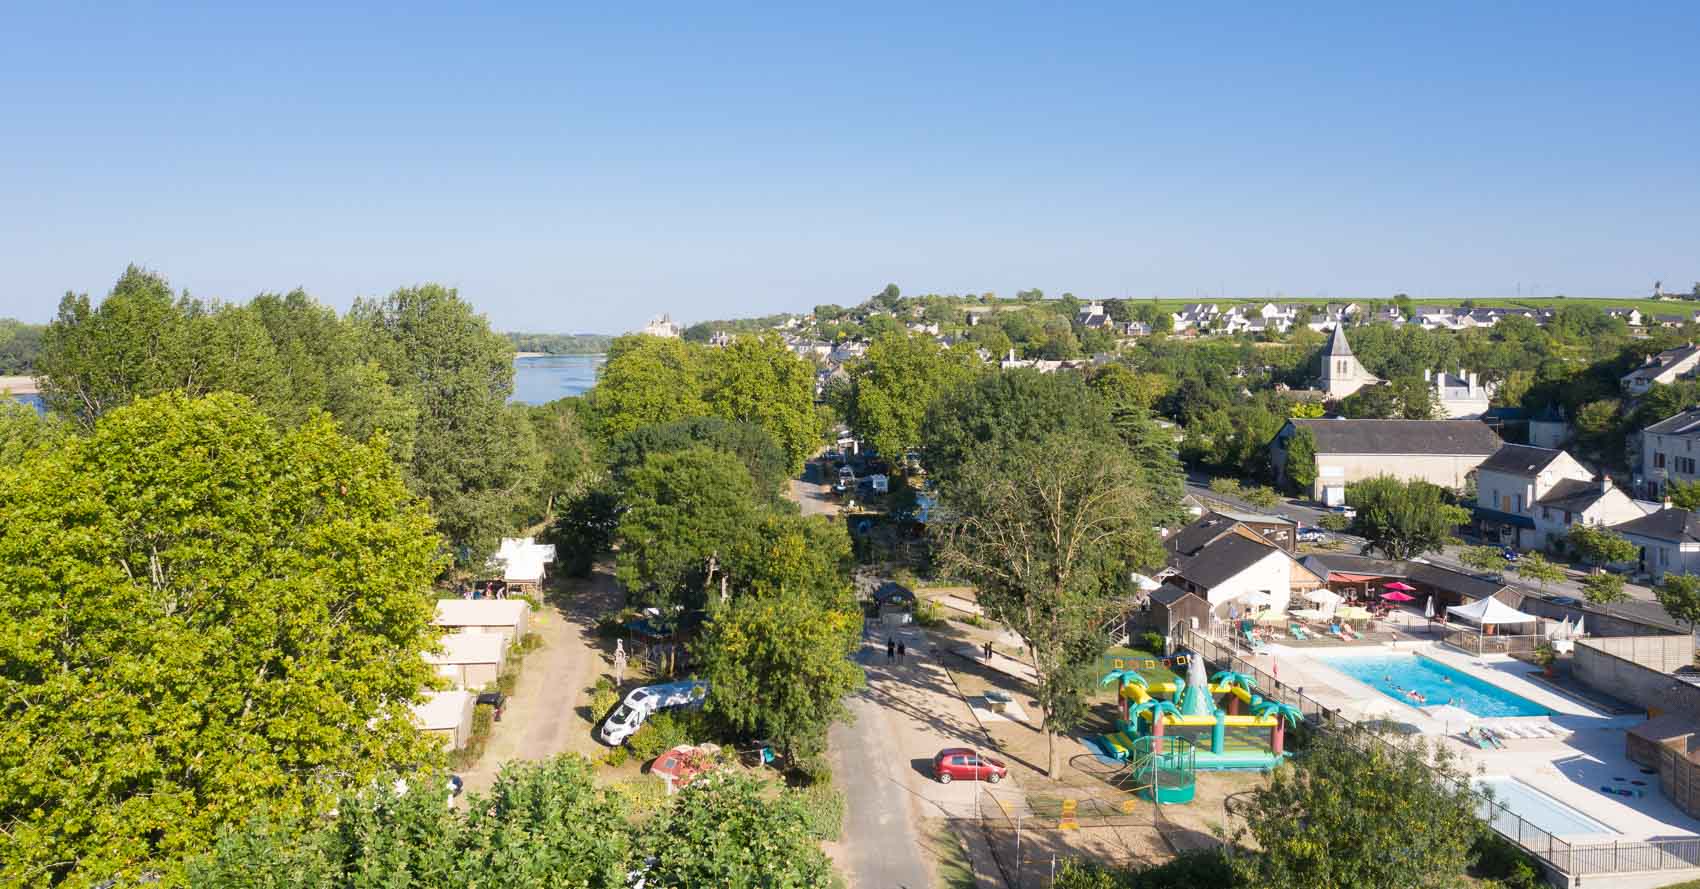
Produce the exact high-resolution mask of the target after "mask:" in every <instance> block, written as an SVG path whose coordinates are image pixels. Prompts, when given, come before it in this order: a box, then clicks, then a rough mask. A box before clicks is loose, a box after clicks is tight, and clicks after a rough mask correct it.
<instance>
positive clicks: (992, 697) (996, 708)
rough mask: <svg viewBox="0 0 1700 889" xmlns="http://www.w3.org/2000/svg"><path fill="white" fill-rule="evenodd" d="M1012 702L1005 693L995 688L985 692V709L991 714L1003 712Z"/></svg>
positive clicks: (1012, 699)
mask: <svg viewBox="0 0 1700 889" xmlns="http://www.w3.org/2000/svg"><path fill="white" fill-rule="evenodd" d="M1014 702H1015V699H1014V698H1012V697H1010V696H1009V694H1008V693H1007V692H1001V691H998V690H997V689H995V688H993V689H987V690H986V709H987V710H990V711H992V712H993V713H1002V712H1004V711H1005V710H1007V709H1009V705H1010V704H1012V703H1014Z"/></svg>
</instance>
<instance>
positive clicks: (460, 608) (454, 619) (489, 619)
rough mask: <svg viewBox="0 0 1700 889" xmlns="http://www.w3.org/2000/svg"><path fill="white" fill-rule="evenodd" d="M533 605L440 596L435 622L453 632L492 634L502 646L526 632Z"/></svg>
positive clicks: (508, 600)
mask: <svg viewBox="0 0 1700 889" xmlns="http://www.w3.org/2000/svg"><path fill="white" fill-rule="evenodd" d="M530 618H531V606H530V605H529V604H527V603H526V601H525V600H524V599H438V600H437V616H436V618H435V619H433V620H432V621H431V622H432V623H434V624H436V625H437V626H439V627H442V628H443V629H445V630H448V631H449V632H451V633H491V634H496V635H500V636H501V637H502V646H503V647H504V648H505V647H507V646H509V645H512V644H513V642H514V640H515V639H518V638H519V637H521V636H524V635H525V627H526V623H527V621H529V620H530Z"/></svg>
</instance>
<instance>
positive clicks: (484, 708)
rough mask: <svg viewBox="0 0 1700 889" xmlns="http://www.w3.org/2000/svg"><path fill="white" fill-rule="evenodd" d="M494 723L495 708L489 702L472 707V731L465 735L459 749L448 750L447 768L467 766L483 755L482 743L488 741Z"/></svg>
mask: <svg viewBox="0 0 1700 889" xmlns="http://www.w3.org/2000/svg"><path fill="white" fill-rule="evenodd" d="M495 724H496V708H495V707H492V706H490V705H489V704H479V705H478V706H477V707H474V708H473V709H472V732H471V733H470V734H468V735H467V737H466V745H465V746H463V747H461V748H460V749H459V750H454V751H450V753H449V768H451V769H455V770H459V769H464V768H468V767H470V766H471V765H473V764H474V763H476V762H478V760H479V758H480V757H482V756H483V755H484V745H485V744H488V743H489V742H490V730H491V728H492V727H494V726H495Z"/></svg>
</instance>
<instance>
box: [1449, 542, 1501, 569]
mask: <svg viewBox="0 0 1700 889" xmlns="http://www.w3.org/2000/svg"><path fill="white" fill-rule="evenodd" d="M1458 561H1460V562H1462V563H1464V565H1465V567H1468V568H1472V569H1475V570H1476V571H1479V572H1481V573H1483V574H1492V575H1494V576H1495V577H1498V576H1500V575H1503V574H1504V573H1505V554H1504V553H1503V552H1501V551H1500V549H1499V547H1497V546H1466V547H1464V549H1463V550H1462V551H1460V552H1459V553H1458Z"/></svg>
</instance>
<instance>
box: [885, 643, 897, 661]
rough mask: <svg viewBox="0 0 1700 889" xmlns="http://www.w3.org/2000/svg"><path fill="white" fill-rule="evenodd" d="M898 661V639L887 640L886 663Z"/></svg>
mask: <svg viewBox="0 0 1700 889" xmlns="http://www.w3.org/2000/svg"><path fill="white" fill-rule="evenodd" d="M896 659H897V640H896V639H887V640H885V662H886V663H888V664H889V663H891V662H892V661H894V660H896Z"/></svg>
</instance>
